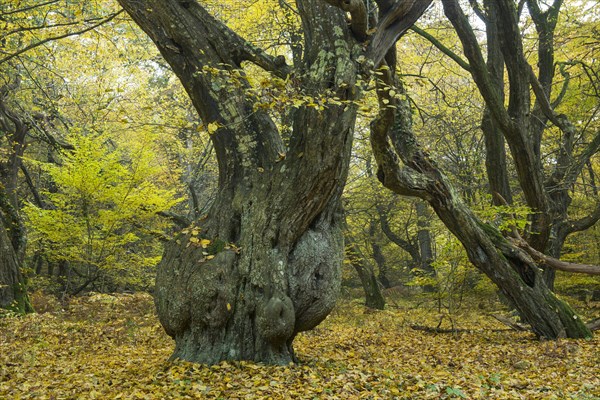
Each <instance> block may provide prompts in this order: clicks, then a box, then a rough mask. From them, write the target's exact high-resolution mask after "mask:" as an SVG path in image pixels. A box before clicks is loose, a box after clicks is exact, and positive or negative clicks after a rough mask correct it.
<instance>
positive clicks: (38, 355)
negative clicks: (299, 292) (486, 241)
mask: <svg viewBox="0 0 600 400" xmlns="http://www.w3.org/2000/svg"><path fill="white" fill-rule="evenodd" d="M476 310H477V311H476V312H475V311H472V312H466V311H465V312H463V313H458V314H456V315H453V318H452V322H453V324H454V326H455V327H456V328H461V329H471V331H467V332H460V333H454V334H453V333H444V334H433V333H427V332H423V331H418V330H414V329H412V328H411V327H410V326H411V325H413V324H420V325H429V326H434V327H435V326H437V324H438V323H439V321H440V314H439V313H436V312H435V311H434V310H432V309H431V308H429V307H426V306H423V305H421V306H419V307H417V306H416V304H414V302H413V303H410V302H403V303H401V304H399V305H398V307H394V308H391V309H390V310H389V311H382V312H365V310H364V308H363V307H361V306H360V303H359V302H358V301H343V302H341V304H340V305H339V306H338V307H337V309H336V310H335V312H334V313H333V314H332V315H331V316H330V317H329V318H328V319H327V320H326V321H325V322H324V323H323V324H321V325H320V326H319V327H318V328H317V329H316V330H314V331H312V332H308V333H306V334H303V335H301V336H300V337H299V338H298V339H297V342H296V350H297V353H298V355H299V357H300V358H301V360H302V363H301V364H299V365H289V366H285V367H272V366H262V365H256V364H253V363H247V362H241V363H222V364H220V365H215V366H212V367H207V366H200V365H194V364H189V363H184V362H168V361H167V358H168V357H169V355H170V353H171V351H172V348H173V343H172V341H171V339H170V338H169V337H167V336H166V334H164V332H163V330H162V329H161V327H160V325H159V324H158V321H157V319H156V317H155V315H154V313H153V306H152V299H151V298H150V296H148V295H144V294H135V295H118V296H109V295H93V296H89V297H82V298H77V299H74V300H72V301H71V302H70V304H69V305H68V307H67V308H66V310H64V311H60V310H59V311H55V312H48V313H44V314H35V315H28V316H26V317H20V318H18V317H4V318H1V319H0V399H33V398H35V399H269V398H271V399H451V398H468V399H600V346H599V345H600V339H598V338H596V339H594V340H588V341H584V340H581V341H573V340H559V341H551V342H549V341H542V342H540V341H537V340H535V339H534V338H533V336H532V335H531V334H529V333H518V332H513V331H507V330H503V329H504V328H506V327H505V326H503V325H501V324H500V323H498V322H497V321H495V320H494V319H492V318H490V317H489V316H488V315H486V312H484V311H482V310H480V309H476ZM599 310H600V305H596V308H595V310H594V309H592V310H591V312H593V313H594V312H595V313H598V311H599ZM449 321H450V319H449V318H444V319H443V320H442V326H443V327H445V328H448V327H449Z"/></svg>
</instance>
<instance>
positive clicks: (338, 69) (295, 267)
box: [119, 0, 423, 364]
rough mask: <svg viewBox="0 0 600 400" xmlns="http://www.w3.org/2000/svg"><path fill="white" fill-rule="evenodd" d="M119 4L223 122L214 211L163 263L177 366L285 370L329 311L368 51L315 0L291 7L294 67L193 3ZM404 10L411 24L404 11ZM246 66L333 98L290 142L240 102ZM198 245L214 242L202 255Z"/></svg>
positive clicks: (161, 281)
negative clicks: (298, 37)
mask: <svg viewBox="0 0 600 400" xmlns="http://www.w3.org/2000/svg"><path fill="white" fill-rule="evenodd" d="M119 2H120V4H121V5H122V6H123V8H125V10H126V11H127V12H128V13H129V15H130V16H131V17H132V18H133V20H134V21H135V22H136V23H137V24H138V25H139V26H140V27H141V28H142V29H143V30H144V31H145V32H146V33H147V34H148V35H149V36H150V38H151V39H152V40H153V41H154V43H155V44H156V46H157V47H158V49H159V50H160V52H161V54H162V55H163V57H164V58H165V60H166V61H167V62H168V63H169V64H170V65H171V67H172V68H173V71H174V72H175V73H176V74H177V76H178V77H179V79H180V81H181V82H182V84H183V86H184V88H185V90H186V91H187V93H188V95H189V96H190V98H191V100H192V103H193V104H194V106H195V108H196V109H197V111H198V113H199V115H200V117H201V119H202V121H203V123H204V124H206V125H208V126H211V125H210V124H212V126H217V127H218V129H216V130H215V132H214V133H213V134H212V135H211V140H212V142H213V145H214V148H215V152H216V157H217V161H218V166H219V190H218V193H217V196H216V199H215V202H214V204H213V206H212V207H211V209H210V211H209V212H208V214H207V215H206V217H205V218H204V219H200V220H199V221H196V223H195V224H194V226H193V227H191V228H190V229H189V230H187V231H185V232H186V233H182V234H181V235H179V237H177V238H176V240H174V241H173V242H171V243H169V244H168V245H167V246H166V249H165V253H164V257H163V260H162V261H161V263H160V265H159V266H158V273H157V279H156V306H157V310H158V315H159V318H160V321H161V323H162V325H163V327H164V328H165V330H166V332H167V333H168V334H169V335H170V336H172V337H173V338H174V339H175V342H176V348H175V352H174V354H173V357H174V358H182V359H186V360H190V361H197V362H202V363H208V364H211V363H216V362H219V361H222V360H253V361H260V362H266V363H272V364H286V363H288V362H290V361H292V360H294V354H293V348H292V341H293V339H294V337H295V336H296V334H297V333H298V332H301V331H305V330H308V329H312V328H313V327H315V326H316V325H317V324H318V323H320V322H321V321H322V320H323V319H324V318H325V317H326V316H327V315H328V313H329V312H330V311H331V309H332V307H333V306H334V304H335V300H336V295H337V292H338V289H339V285H340V266H341V261H342V256H343V250H344V246H343V238H342V233H341V216H340V195H341V192H342V189H343V185H344V182H345V179H346V174H347V170H348V163H349V158H350V149H351V144H352V134H353V127H354V123H355V118H356V106H355V105H354V103H353V100H355V99H356V97H357V95H358V90H357V88H356V85H355V83H356V78H357V76H358V74H359V68H361V66H360V65H359V64H358V63H357V60H359V59H360V58H361V57H359V56H360V55H361V54H365V50H364V46H363V45H362V44H361V43H359V41H357V38H356V35H354V34H353V33H352V32H351V30H350V29H349V27H348V26H347V23H346V18H345V13H344V12H343V11H342V10H340V9H339V8H336V7H331V5H329V4H326V3H325V2H324V1H322V0H297V2H296V4H297V9H298V15H299V16H300V19H301V26H302V31H303V35H304V46H303V50H304V53H303V57H302V60H301V63H300V65H294V66H293V68H291V67H289V66H288V65H286V63H285V58H284V57H272V56H270V55H268V54H266V53H265V52H264V51H262V50H261V49H259V48H257V47H256V46H254V45H251V44H249V43H248V42H246V41H245V40H244V39H242V38H241V37H239V36H238V35H237V34H236V33H235V32H233V31H231V30H230V29H229V28H228V27H227V26H225V25H224V24H223V23H221V22H220V21H218V20H217V19H215V18H214V17H213V16H212V15H210V13H208V12H207V10H206V9H205V8H204V7H203V6H201V5H200V4H199V3H197V2H196V1H190V0H185V1H184V0H149V1H146V2H139V1H137V0H120V1H119ZM419 3H423V2H419ZM405 11H406V14H407V15H409V17H410V18H414V16H417V14H416V12H415V11H414V10H413V9H412V8H410V7H409V8H408V9H406V10H405ZM403 15H404V14H403V13H398V15H397V16H396V17H397V18H401V17H402V16H403ZM419 15H420V14H419ZM396 17H395V18H396ZM414 19H416V18H414ZM355 22H358V21H355ZM391 22H392V26H391V28H390V29H392V28H393V29H392V30H393V32H394V33H395V34H397V35H400V34H402V33H403V30H402V29H398V26H397V25H394V24H393V22H395V20H394V19H393V20H392V21H391ZM412 22H414V20H413V21H412ZM412 22H411V23H410V24H412ZM403 23H406V21H403ZM358 39H360V37H359V38H358ZM378 43H379V45H380V46H383V47H385V46H386V45H387V46H388V47H389V46H391V45H392V44H393V43H394V41H392V40H390V39H389V38H388V39H386V38H381V39H379V40H378ZM362 58H363V59H364V58H365V57H364V56H363V57H362ZM244 61H247V62H251V63H254V64H256V65H257V66H259V67H261V68H263V69H264V70H266V71H269V72H271V73H272V74H273V75H276V76H279V77H282V78H290V79H291V80H292V81H293V83H294V85H296V86H297V88H298V89H299V90H301V92H302V94H303V95H305V96H312V97H314V98H317V97H319V96H320V95H324V94H325V95H327V96H330V97H335V98H336V102H335V103H332V104H325V105H324V106H323V108H322V109H317V108H315V107H312V106H310V105H301V106H299V107H298V108H297V110H295V111H294V112H293V113H292V114H293V115H291V116H290V118H291V119H292V120H293V123H292V125H293V127H292V132H291V133H290V137H289V143H288V145H287V146H284V143H283V140H282V138H281V135H280V134H279V132H278V130H277V127H276V125H275V123H274V122H273V121H272V120H271V118H270V117H269V115H268V113H267V112H265V111H262V110H260V109H258V110H256V109H254V107H253V100H252V98H251V97H249V96H247V95H246V89H248V88H249V87H250V84H249V83H248V81H247V80H246V78H245V75H244V73H243V72H239V71H240V67H241V64H242V63H243V62H244ZM370 63H371V64H373V61H372V60H371V62H370ZM367 64H369V63H367ZM292 72H293V74H292V75H290V74H291V73H292ZM202 240H204V241H205V242H204V243H206V241H207V240H208V241H210V245H208V246H207V248H202V246H198V243H202Z"/></svg>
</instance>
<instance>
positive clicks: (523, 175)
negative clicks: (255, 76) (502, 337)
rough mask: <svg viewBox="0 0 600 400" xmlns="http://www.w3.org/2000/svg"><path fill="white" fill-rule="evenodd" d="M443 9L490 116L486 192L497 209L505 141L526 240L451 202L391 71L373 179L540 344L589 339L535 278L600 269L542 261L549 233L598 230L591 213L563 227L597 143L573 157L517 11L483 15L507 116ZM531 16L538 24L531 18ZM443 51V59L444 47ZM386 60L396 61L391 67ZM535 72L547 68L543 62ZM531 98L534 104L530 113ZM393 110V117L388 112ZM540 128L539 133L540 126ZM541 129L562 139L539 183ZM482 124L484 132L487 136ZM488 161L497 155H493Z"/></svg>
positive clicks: (565, 126)
mask: <svg viewBox="0 0 600 400" xmlns="http://www.w3.org/2000/svg"><path fill="white" fill-rule="evenodd" d="M528 3H533V2H528ZM560 4H561V2H560V1H557V2H556V3H555V5H554V6H553V7H559V6H560ZM443 5H444V11H445V13H446V15H447V17H448V19H449V20H450V21H451V22H452V24H453V26H454V28H455V30H456V32H457V34H458V36H459V37H460V39H461V42H462V45H463V48H464V52H465V55H466V57H467V59H468V63H467V62H465V61H461V60H460V58H458V60H459V62H461V64H462V65H463V66H464V67H465V68H467V69H468V70H469V71H470V72H471V74H472V76H473V79H474V81H475V83H476V84H477V86H478V88H479V91H480V92H481V94H482V96H483V98H484V100H485V102H486V105H487V107H488V112H487V113H486V118H487V120H486V121H484V130H485V131H486V134H488V135H490V134H492V133H493V134H495V135H497V136H495V137H493V138H488V139H493V143H491V142H492V140H488V143H486V145H487V147H488V157H490V158H492V156H493V157H494V158H492V159H491V160H490V161H491V164H489V166H488V171H490V170H491V169H493V168H492V167H495V168H496V171H490V176H491V177H492V178H495V179H496V178H497V180H496V181H494V180H492V179H491V180H492V189H493V190H496V192H497V193H499V194H500V195H501V196H499V197H498V198H499V199H500V198H502V197H503V196H504V194H505V193H507V191H506V190H505V189H503V187H504V186H506V185H507V183H506V171H505V167H504V166H503V164H502V162H504V156H503V153H502V152H501V150H503V149H504V147H503V146H504V145H503V143H504V142H503V141H504V140H506V141H507V142H508V145H509V149H510V150H511V154H512V156H513V160H514V163H515V166H516V169H517V175H518V178H519V182H520V188H521V190H522V191H523V194H524V197H525V199H526V200H527V202H528V205H529V206H530V207H531V208H532V209H533V210H534V212H536V214H535V215H534V217H533V219H532V229H531V234H530V235H529V236H528V237H526V240H525V239H523V237H522V236H521V234H520V233H519V232H518V231H517V229H516V228H515V229H512V231H511V232H508V234H507V235H506V236H503V235H502V233H501V232H500V230H499V229H498V228H497V227H495V226H493V225H491V224H487V223H484V222H483V221H481V220H480V219H479V218H477V217H476V216H475V214H474V213H473V212H472V210H471V209H470V208H469V207H468V206H467V205H466V203H465V202H464V200H463V199H462V198H461V197H460V196H459V195H458V194H457V191H456V190H455V188H454V187H453V186H452V184H451V183H450V181H449V180H448V179H447V178H446V176H445V175H444V174H443V171H441V170H440V168H439V167H438V166H437V165H436V163H435V162H434V161H433V160H432V159H431V157H430V156H429V155H428V154H427V153H426V152H425V151H424V150H423V149H422V148H421V147H420V146H419V144H418V142H417V139H416V137H415V135H414V132H413V127H412V118H411V117H412V116H411V108H410V104H409V103H408V101H407V100H406V98H405V97H404V96H399V97H398V96H397V95H396V94H397V93H404V88H403V86H402V83H401V82H400V80H399V79H398V76H397V74H396V65H395V63H393V62H392V63H390V64H388V65H387V66H386V68H385V69H383V70H382V73H381V75H380V77H379V79H378V81H379V82H378V83H379V90H378V93H379V97H380V101H381V106H382V107H381V110H380V115H379V117H378V118H377V119H376V120H375V121H374V122H373V124H372V132H371V141H372V145H373V150H374V154H375V157H376V159H377V163H378V166H379V172H378V177H379V179H380V181H381V182H383V184H384V185H385V186H386V187H388V188H389V189H391V190H393V191H395V192H396V193H399V194H403V195H409V196H415V197H420V198H422V199H424V200H426V201H428V202H429V204H430V205H431V206H432V207H433V209H434V210H435V212H436V213H437V215H438V216H439V218H440V219H441V220H442V221H443V222H444V224H445V225H446V226H447V227H448V229H450V231H452V233H453V234H454V235H455V236H456V237H457V238H458V239H459V240H460V241H461V242H462V244H463V246H464V248H465V250H466V252H467V254H468V256H469V259H470V261H471V262H472V263H473V264H474V265H475V266H476V267H477V268H478V269H479V270H481V271H482V272H484V273H485V274H486V275H487V276H488V277H489V278H490V279H491V280H492V281H493V282H494V283H495V284H496V285H497V286H498V287H499V289H500V290H501V292H502V293H503V294H504V295H505V296H506V298H507V299H508V300H509V301H510V302H511V303H512V305H513V306H514V307H515V308H516V309H517V310H518V312H519V313H520V315H521V317H522V318H523V319H524V320H525V321H526V322H528V323H529V324H530V325H531V327H532V329H533V331H534V332H535V333H536V334H537V335H538V336H540V337H545V338H558V337H570V338H581V337H588V336H591V332H590V330H589V329H588V327H587V326H586V325H585V324H584V323H583V322H582V321H581V319H580V318H579V317H578V316H577V315H576V314H575V313H574V312H573V310H572V309H571V308H570V307H569V306H568V305H567V304H566V303H565V302H563V301H561V300H559V299H558V298H556V296H555V295H554V294H553V293H552V291H551V290H550V288H549V287H548V285H547V283H546V280H545V279H544V276H543V272H542V269H541V268H542V267H545V268H556V269H564V270H569V271H578V272H587V273H590V274H598V273H599V272H600V268H599V267H597V266H591V265H577V264H570V263H565V262H561V261H559V260H558V259H556V258H553V257H551V256H548V255H545V254H544V253H543V251H545V250H546V246H547V245H548V243H549V240H550V238H551V237H552V235H553V234H558V233H559V232H558V231H556V229H559V228H560V226H562V225H563V223H568V230H571V229H574V230H577V229H583V228H584V227H585V226H589V225H590V224H593V223H595V221H597V210H596V211H595V212H594V213H593V214H592V215H590V216H589V217H588V218H584V219H583V220H580V221H568V219H565V216H566V210H565V211H563V210H562V208H563V207H565V206H568V204H569V198H568V188H569V186H570V185H571V184H572V183H573V182H574V179H576V177H577V176H578V175H579V174H580V173H581V169H582V167H583V165H585V163H586V162H587V161H588V160H589V159H590V157H591V156H592V155H594V154H595V153H596V152H597V151H598V146H599V145H600V135H598V134H597V133H595V134H594V135H592V136H591V138H590V140H589V142H588V143H587V145H586V146H584V148H583V150H582V151H581V152H580V153H579V154H575V153H574V151H573V150H574V149H573V138H574V135H575V127H574V126H573V124H572V123H571V122H570V121H569V120H568V118H567V117H566V116H564V115H562V114H557V113H556V112H555V111H554V110H553V109H552V106H551V104H550V103H549V100H548V96H549V90H548V88H547V89H544V84H542V83H540V80H542V81H544V79H547V78H548V77H547V76H546V78H543V76H544V74H547V73H548V71H546V72H544V73H540V76H541V77H539V78H538V76H536V75H535V74H534V73H533V71H532V68H531V66H530V65H529V64H528V63H527V61H526V59H525V55H524V50H523V49H524V48H523V43H522V41H521V40H522V39H521V33H520V31H519V23H518V13H519V9H518V8H517V7H516V4H515V3H514V2H513V1H512V0H496V1H490V2H487V3H486V7H485V10H486V12H488V13H489V14H487V19H486V21H487V22H488V32H487V34H488V45H489V48H488V51H490V52H491V51H498V52H500V53H501V57H502V59H503V60H504V61H503V62H504V64H505V65H506V69H507V71H508V77H509V84H508V88H507V89H508V93H507V97H508V107H506V108H505V106H504V95H503V91H502V83H501V82H499V81H498V79H501V78H500V77H501V76H502V73H498V71H497V70H496V69H495V67H497V59H495V58H494V57H493V56H488V64H486V62H485V61H484V57H483V55H482V51H481V48H480V47H479V45H478V42H477V40H476V37H475V35H474V33H473V29H472V28H471V27H470V25H469V24H468V20H467V18H466V16H465V14H464V13H463V11H462V9H461V8H460V5H459V3H458V1H455V0H444V1H443ZM530 6H531V5H530ZM553 7H551V8H550V9H549V10H547V11H546V12H545V14H547V15H546V16H545V17H544V18H550V17H551V16H550V15H549V14H552V13H554V12H555V11H554V10H553ZM532 13H533V14H535V10H534V11H532ZM553 18H554V19H555V17H553ZM554 22H555V21H554ZM536 26H537V25H536ZM538 29H541V28H540V27H538ZM490 37H491V38H493V39H494V40H493V41H492V40H491V39H490ZM494 45H497V47H493V46H494ZM440 48H442V49H443V50H444V51H446V50H447V49H445V48H444V47H443V45H440ZM455 58H457V57H455ZM541 58H542V57H541V56H540V59H541ZM388 59H391V60H392V61H393V58H392V57H388ZM495 60H496V61H495ZM540 65H541V66H542V67H543V66H546V67H548V66H547V65H546V64H545V62H544V61H543V60H541V61H540ZM531 89H533V92H534V93H535V96H536V101H535V103H534V105H533V106H532V105H531V103H532V102H531V99H530V96H531V94H530V90H531ZM390 104H391V105H393V106H395V107H389V105H390ZM532 116H533V117H532ZM533 119H536V120H535V121H533ZM540 121H541V122H542V126H541V127H540V126H538V124H539V122H540ZM548 122H552V123H553V124H554V125H555V126H556V127H558V128H559V129H560V130H561V132H562V135H563V136H562V137H563V142H562V143H561V146H560V149H559V152H558V157H556V165H555V169H554V171H553V172H552V174H551V176H550V177H549V178H548V179H547V180H546V181H545V180H544V176H543V172H542V171H543V170H542V166H541V158H540V155H539V150H540V149H539V145H540V142H539V140H537V136H538V135H541V134H542V132H543V130H544V129H545V125H546V124H547V123H548ZM486 123H489V124H490V125H489V126H486ZM498 135H500V136H498ZM494 151H496V152H497V154H490V152H491V153H493V152H494ZM496 157H500V160H499V161H498V162H495V161H493V160H496ZM507 197H508V195H507ZM505 200H506V199H505Z"/></svg>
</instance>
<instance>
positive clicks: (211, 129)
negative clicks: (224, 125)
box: [207, 122, 219, 135]
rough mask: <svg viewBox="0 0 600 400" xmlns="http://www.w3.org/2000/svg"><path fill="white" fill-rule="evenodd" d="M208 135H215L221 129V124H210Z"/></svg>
mask: <svg viewBox="0 0 600 400" xmlns="http://www.w3.org/2000/svg"><path fill="white" fill-rule="evenodd" d="M207 129H208V133H210V134H211V135H212V134H213V133H215V132H216V131H217V129H219V124H218V123H216V122H211V123H210V124H208V127H207Z"/></svg>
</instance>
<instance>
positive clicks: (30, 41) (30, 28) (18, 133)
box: [0, 1, 118, 312]
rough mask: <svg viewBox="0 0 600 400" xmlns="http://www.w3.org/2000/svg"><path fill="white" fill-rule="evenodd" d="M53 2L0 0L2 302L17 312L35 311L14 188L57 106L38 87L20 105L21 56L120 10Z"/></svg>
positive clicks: (54, 140)
mask: <svg viewBox="0 0 600 400" xmlns="http://www.w3.org/2000/svg"><path fill="white" fill-rule="evenodd" d="M55 3H57V2H56V1H46V2H28V1H23V2H21V1H7V2H2V4H0V21H2V31H1V32H0V68H1V71H0V72H1V73H2V75H1V76H0V79H1V82H0V140H1V145H2V160H1V161H0V230H2V234H1V235H0V243H1V246H2V247H1V249H2V250H1V253H2V254H1V257H2V262H1V263H0V307H7V306H9V307H13V308H15V309H17V310H19V311H20V312H31V311H33V309H32V307H31V305H30V303H29V301H28V296H27V292H26V285H25V279H24V275H23V273H22V267H23V264H24V257H25V250H26V243H27V238H26V233H25V229H24V226H23V221H22V218H21V215H20V206H21V196H20V193H19V190H18V189H19V187H20V185H19V184H20V183H21V180H22V178H23V176H22V175H24V176H25V179H26V180H27V179H29V176H28V175H27V170H26V168H25V166H24V165H23V162H22V157H23V155H24V152H25V149H26V148H27V146H28V145H29V144H30V140H29V139H30V138H31V137H32V136H33V133H32V132H33V131H35V130H43V129H41V128H40V126H43V125H45V123H47V122H48V118H47V115H44V112H45V111H49V114H51V113H52V111H55V110H47V109H46V110H43V106H44V105H45V102H44V101H42V98H43V97H44V95H45V93H44V89H41V88H38V91H37V92H35V93H37V94H38V95H39V96H36V95H32V96H31V100H32V101H31V103H30V104H29V105H33V107H31V108H30V107H27V106H23V104H22V103H20V102H19V101H15V97H16V96H15V93H17V92H18V90H19V88H20V86H21V83H22V80H23V75H26V74H28V73H29V72H30V71H29V70H28V66H29V65H28V64H27V62H24V60H23V57H25V56H26V55H27V54H29V53H34V52H35V51H36V50H39V49H41V48H44V46H49V44H50V43H52V42H53V41H55V40H57V39H61V38H65V37H69V36H74V35H79V34H81V33H84V32H87V31H90V30H92V29H95V28H96V27H98V26H100V25H102V24H104V23H106V22H108V21H110V20H112V19H113V18H114V17H115V16H116V15H117V14H118V13H115V14H111V15H109V16H106V17H97V16H95V17H93V18H85V17H84V15H88V13H87V11H88V10H87V9H88V8H91V9H93V8H95V7H94V6H91V7H87V6H85V5H83V4H74V2H69V4H67V7H66V8H65V9H63V10H62V12H58V13H57V12H53V11H54V10H53V9H52V7H53V6H55ZM78 6H79V8H77V7H78ZM84 9H85V10H86V12H84ZM17 61H18V62H17ZM48 89H50V88H48ZM48 108H51V107H48ZM40 111H43V112H40ZM45 133H46V134H47V135H46V139H47V140H48V141H49V142H52V145H57V146H58V145H59V142H60V141H59V140H57V138H55V137H53V136H52V135H51V134H49V133H48V132H45ZM21 172H22V174H21Z"/></svg>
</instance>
